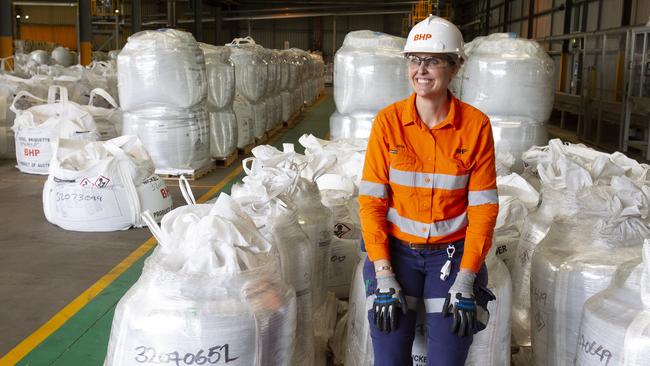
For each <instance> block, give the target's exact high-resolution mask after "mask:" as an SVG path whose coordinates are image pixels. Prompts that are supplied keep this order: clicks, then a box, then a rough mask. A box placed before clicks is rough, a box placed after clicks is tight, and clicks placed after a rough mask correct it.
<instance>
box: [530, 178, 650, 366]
mask: <svg viewBox="0 0 650 366" xmlns="http://www.w3.org/2000/svg"><path fill="white" fill-rule="evenodd" d="M579 200H580V202H581V210H580V214H579V215H578V216H576V217H575V218H574V219H573V220H569V221H566V222H558V221H554V222H553V224H552V226H551V228H550V230H549V233H548V235H547V236H546V238H545V239H544V240H543V241H542V243H540V245H539V247H538V248H537V249H536V250H535V252H534V254H533V261H532V270H531V292H532V299H531V303H532V304H531V305H532V309H531V310H532V314H534V318H533V319H531V322H532V325H533V326H532V345H533V356H534V359H535V363H536V364H540V365H569V364H572V363H573V360H574V358H575V357H576V348H575V346H574V345H575V344H576V343H577V339H578V330H579V326H580V317H581V313H582V308H583V306H584V302H585V301H586V300H587V299H588V298H589V297H591V296H592V295H594V294H596V293H597V292H599V291H602V290H604V289H605V288H607V286H608V285H609V283H610V281H611V279H612V278H613V275H614V272H615V271H616V269H617V268H618V266H620V265H621V264H622V263H624V262H626V261H628V260H631V259H634V258H638V255H639V251H640V245H641V244H642V242H643V239H644V238H647V237H650V228H649V227H648V225H647V224H646V222H645V221H644V220H645V217H646V216H645V214H642V213H643V212H645V213H646V214H647V212H648V211H647V209H648V202H649V201H648V199H647V197H646V196H645V193H644V192H642V191H641V189H640V188H638V187H636V186H634V184H633V183H631V181H630V180H629V179H628V178H624V177H614V178H612V186H611V187H601V186H594V187H591V188H588V189H585V190H583V191H581V192H580V195H579Z"/></svg>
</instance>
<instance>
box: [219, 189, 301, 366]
mask: <svg viewBox="0 0 650 366" xmlns="http://www.w3.org/2000/svg"><path fill="white" fill-rule="evenodd" d="M267 179H270V181H264V179H263V178H262V179H260V177H259V176H248V177H246V178H245V184H244V185H235V186H233V189H232V194H233V198H234V199H235V200H236V201H237V202H239V203H240V204H241V205H242V207H243V209H244V212H246V213H248V214H249V215H250V217H251V218H252V219H253V221H254V222H255V224H256V225H257V226H258V227H259V228H260V232H261V233H262V235H264V237H265V238H266V239H267V240H269V242H271V243H273V245H275V246H277V248H278V251H279V253H280V262H281V268H282V278H283V279H284V281H285V282H286V283H287V284H289V285H290V286H292V287H293V288H294V289H295V291H296V304H297V323H296V347H295V352H294V355H293V359H292V362H291V364H292V365H311V364H312V363H313V359H314V328H313V324H312V317H313V312H314V309H313V305H312V284H311V277H312V269H311V266H312V257H313V253H312V246H311V242H310V241H309V238H308V237H307V236H306V235H305V233H304V232H303V231H302V229H301V227H300V224H299V223H298V215H297V212H296V209H295V207H294V206H293V205H291V204H289V203H287V202H284V201H283V200H282V199H281V198H278V197H273V196H272V195H273V194H274V193H271V192H269V191H272V190H274V189H275V188H278V186H276V185H273V183H272V181H273V178H272V177H268V178H267ZM276 182H277V180H276ZM288 183H289V184H290V183H291V182H290V181H289V182H288ZM266 185H269V186H272V187H268V188H267V187H266ZM287 188H288V187H287ZM279 192H281V190H280V191H276V192H275V193H279ZM269 194H271V196H269Z"/></svg>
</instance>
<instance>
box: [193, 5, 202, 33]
mask: <svg viewBox="0 0 650 366" xmlns="http://www.w3.org/2000/svg"><path fill="white" fill-rule="evenodd" d="M194 38H196V40H197V41H198V42H203V0H194Z"/></svg>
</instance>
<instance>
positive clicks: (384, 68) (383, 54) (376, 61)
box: [334, 31, 411, 113]
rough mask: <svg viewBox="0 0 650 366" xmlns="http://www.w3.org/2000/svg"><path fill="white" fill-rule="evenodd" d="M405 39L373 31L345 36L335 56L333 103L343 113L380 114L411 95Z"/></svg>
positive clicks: (357, 32) (356, 32)
mask: <svg viewBox="0 0 650 366" xmlns="http://www.w3.org/2000/svg"><path fill="white" fill-rule="evenodd" d="M405 42H406V40H405V39H404V38H399V37H395V36H391V35H388V34H384V33H380V32H372V31H354V32H350V33H348V34H347V35H346V36H345V39H344V40H343V46H342V47H341V48H339V49H338V51H336V55H335V56H334V101H335V102H336V110H338V111H339V112H340V113H352V112H356V111H369V112H374V113H376V112H378V111H379V110H380V109H382V108H384V107H386V106H388V105H389V104H391V103H394V102H397V101H398V100H402V99H405V98H407V97H408V96H409V94H411V87H410V86H409V83H408V70H407V66H406V62H405V61H404V57H403V56H402V54H401V51H402V50H403V49H404V44H405Z"/></svg>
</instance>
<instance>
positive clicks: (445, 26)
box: [402, 15, 467, 61]
mask: <svg viewBox="0 0 650 366" xmlns="http://www.w3.org/2000/svg"><path fill="white" fill-rule="evenodd" d="M463 45H464V43H463V35H462V34H461V33H460V30H459V29H458V28H457V27H456V26H455V25H454V23H452V22H450V21H448V20H446V19H443V18H440V17H437V16H435V15H429V17H428V18H426V19H425V20H423V21H421V22H419V23H418V24H416V25H415V26H414V27H413V28H412V29H411V31H410V32H409V36H408V38H407V39H406V45H405V46H404V51H402V53H417V52H424V53H453V54H456V55H458V57H460V58H461V59H463V61H464V60H466V59H467V56H466V55H465V51H463Z"/></svg>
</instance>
